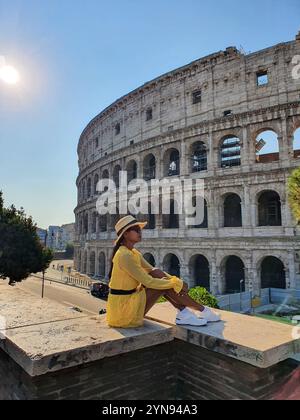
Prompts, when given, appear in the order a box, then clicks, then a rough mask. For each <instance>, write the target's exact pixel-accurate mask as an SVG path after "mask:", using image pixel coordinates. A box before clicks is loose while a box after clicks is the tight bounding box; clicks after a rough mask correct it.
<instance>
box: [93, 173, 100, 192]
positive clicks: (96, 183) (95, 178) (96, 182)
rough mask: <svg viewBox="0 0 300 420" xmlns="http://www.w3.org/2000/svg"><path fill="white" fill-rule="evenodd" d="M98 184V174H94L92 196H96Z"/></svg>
mask: <svg viewBox="0 0 300 420" xmlns="http://www.w3.org/2000/svg"><path fill="white" fill-rule="evenodd" d="M98 182H99V175H98V174H96V175H95V176H94V195H96V194H97V185H98Z"/></svg>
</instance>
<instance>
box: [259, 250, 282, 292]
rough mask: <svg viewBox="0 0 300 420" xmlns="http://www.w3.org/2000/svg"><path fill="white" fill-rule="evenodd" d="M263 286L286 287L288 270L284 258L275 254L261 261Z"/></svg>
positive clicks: (260, 269) (263, 287)
mask: <svg viewBox="0 0 300 420" xmlns="http://www.w3.org/2000/svg"><path fill="white" fill-rule="evenodd" d="M259 271H260V280H261V288H262V289H266V288H274V289H286V284H287V282H286V271H285V266H284V263H283V262H282V260H281V259H280V258H278V257H275V256H267V257H264V258H263V259H262V260H261V262H260V268H259Z"/></svg>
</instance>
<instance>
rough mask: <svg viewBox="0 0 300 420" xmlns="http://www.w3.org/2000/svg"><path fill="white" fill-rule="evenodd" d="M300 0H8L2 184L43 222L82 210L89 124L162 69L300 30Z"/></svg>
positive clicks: (0, 109)
mask: <svg viewBox="0 0 300 420" xmlns="http://www.w3.org/2000/svg"><path fill="white" fill-rule="evenodd" d="M299 18H300V1H299V0H286V1H284V2H283V1H280V0H259V1H257V0H254V1H251V2H250V1H249V2H241V1H240V0H239V1H236V0H226V1H221V0H215V1H214V2H210V3H209V2H204V1H196V0H185V1H179V0H151V1H149V0H148V1H146V0H139V1H138V0H111V1H110V2H108V1H102V0H85V1H83V0H72V1H71V0H51V1H50V0H18V1H17V0H0V56H4V57H5V59H6V62H8V63H9V64H12V65H14V66H15V67H16V68H17V69H18V70H19V72H20V75H21V82H20V84H19V85H17V86H15V87H11V86H7V85H4V84H3V83H1V82H0V189H2V190H3V191H4V194H5V200H6V204H7V205H9V204H11V203H14V204H15V205H16V206H18V207H20V206H23V207H24V208H25V210H26V212H27V213H28V214H30V215H32V216H33V218H34V220H35V221H36V222H37V223H38V225H39V226H41V227H47V226H48V225H55V224H58V225H60V224H62V223H67V222H72V221H73V220H74V214H73V209H74V207H75V206H76V194H77V193H76V187H75V180H76V177H77V174H78V168H77V154H76V149H77V142H78V139H79V136H80V133H81V131H82V130H83V128H84V127H85V126H86V124H87V123H88V122H89V121H90V119H91V118H93V117H94V116H95V115H96V114H98V113H99V112H100V111H101V110H102V109H103V108H105V107H106V106H107V105H109V104H110V103H111V102H113V101H114V100H115V99H117V98H119V97H120V96H122V95H123V94H125V93H127V92H129V91H130V90H132V89H134V88H136V87H138V86H139V85H141V84H142V83H144V82H146V81H148V80H151V79H153V78H155V77H157V76H158V75H160V74H161V73H165V72H167V71H169V70H172V69H174V68H176V67H179V66H182V65H184V64H186V63H188V62H191V61H193V60H195V59H197V58H199V57H202V56H205V55H207V54H210V53H213V52H216V51H219V50H222V49H224V48H226V47H228V46H231V45H235V46H237V47H241V46H242V47H243V48H244V50H245V51H246V52H254V51H257V50H260V49H263V48H265V47H268V46H271V45H274V44H276V43H279V42H282V41H289V40H292V39H294V38H295V35H296V33H297V32H298V31H299V30H300V19H299Z"/></svg>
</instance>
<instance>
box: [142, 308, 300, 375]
mask: <svg viewBox="0 0 300 420" xmlns="http://www.w3.org/2000/svg"><path fill="white" fill-rule="evenodd" d="M176 312H177V310H176V309H175V308H174V307H173V306H172V305H171V304H170V303H162V304H158V305H155V306H154V307H153V308H152V309H151V311H150V312H149V313H148V314H147V318H148V319H151V320H153V321H157V322H161V323H164V324H165V325H169V326H173V329H174V336H175V338H177V339H179V340H182V341H185V342H187V343H191V344H194V345H196V346H199V347H203V348H205V349H207V350H210V351H213V352H217V353H221V354H223V355H226V356H228V357H232V358H234V359H238V360H240V361H242V362H245V363H248V364H250V365H252V366H256V367H260V368H268V367H271V366H273V365H276V364H278V363H280V362H282V361H284V360H287V359H289V358H291V357H293V356H294V355H295V354H297V353H300V340H294V339H293V336H292V333H293V327H292V326H289V325H284V324H280V323H278V322H274V321H268V320H265V319H261V318H256V317H252V316H247V315H240V314H236V313H232V312H227V311H219V310H218V312H219V313H220V314H221V317H222V322H219V323H216V324H208V326H206V327H202V328H195V327H188V326H186V327H179V326H176V325H175V322H174V320H175V316H176Z"/></svg>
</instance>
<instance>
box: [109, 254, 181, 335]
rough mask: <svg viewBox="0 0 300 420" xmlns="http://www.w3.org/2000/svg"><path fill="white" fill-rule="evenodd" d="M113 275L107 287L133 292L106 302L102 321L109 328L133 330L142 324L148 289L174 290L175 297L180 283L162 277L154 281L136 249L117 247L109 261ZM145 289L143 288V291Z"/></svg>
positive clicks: (171, 278)
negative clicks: (111, 260)
mask: <svg viewBox="0 0 300 420" xmlns="http://www.w3.org/2000/svg"><path fill="white" fill-rule="evenodd" d="M113 264H114V267H113V271H112V276H111V280H110V283H109V287H110V288H111V289H117V290H133V289H137V291H136V292H135V293H134V294H132V295H121V296H120V295H111V294H109V297H108V301H107V308H106V310H107V313H106V320H107V323H108V325H109V326H110V327H115V328H136V327H142V326H143V324H144V313H145V307H146V291H145V287H146V288H149V289H157V290H167V289H174V290H175V292H176V293H179V292H180V291H181V290H182V287H183V281H182V280H181V279H179V278H178V277H175V276H170V275H169V274H167V273H166V277H165V278H163V279H154V278H153V277H151V276H150V275H149V273H150V272H151V271H152V270H153V268H154V267H152V265H150V264H149V263H148V262H147V261H146V260H145V259H144V257H143V256H142V254H141V253H140V252H139V251H137V250H136V249H133V250H129V249H128V248H127V247H125V246H121V247H120V248H119V250H118V251H117V252H116V254H115V256H114V259H113ZM143 286H145V287H143Z"/></svg>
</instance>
